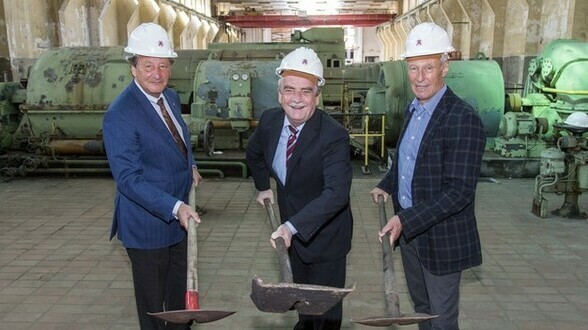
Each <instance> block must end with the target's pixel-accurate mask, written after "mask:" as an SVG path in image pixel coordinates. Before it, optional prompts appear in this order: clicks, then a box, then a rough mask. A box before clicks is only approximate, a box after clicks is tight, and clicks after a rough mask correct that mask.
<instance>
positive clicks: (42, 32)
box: [4, 0, 60, 80]
mask: <svg viewBox="0 0 588 330" xmlns="http://www.w3.org/2000/svg"><path fill="white" fill-rule="evenodd" d="M51 5H52V3H48V2H46V1H36V0H20V1H4V14H5V20H6V21H5V26H6V44H7V45H8V47H7V48H8V49H9V52H10V67H11V71H12V77H13V79H14V80H19V79H20V78H25V77H26V76H27V71H28V67H30V66H31V65H33V64H34V63H35V61H36V59H37V58H39V57H40V56H41V54H42V53H43V52H45V51H46V50H48V49H51V48H53V47H58V46H59V44H60V43H59V33H58V21H59V19H58V8H56V7H54V6H51Z"/></svg>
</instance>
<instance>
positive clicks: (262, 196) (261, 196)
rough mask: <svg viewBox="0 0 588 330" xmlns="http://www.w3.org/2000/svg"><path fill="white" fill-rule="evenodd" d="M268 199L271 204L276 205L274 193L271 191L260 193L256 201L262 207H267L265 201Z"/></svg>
mask: <svg viewBox="0 0 588 330" xmlns="http://www.w3.org/2000/svg"><path fill="white" fill-rule="evenodd" d="M266 198H269V200H270V204H273V203H274V192H273V191H272V190H271V189H268V190H264V191H260V192H259V194H258V195H257V199H256V200H257V202H258V203H259V204H261V206H263V207H265V204H264V203H263V200H264V199H266Z"/></svg>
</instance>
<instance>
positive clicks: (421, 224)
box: [371, 23, 486, 330]
mask: <svg viewBox="0 0 588 330" xmlns="http://www.w3.org/2000/svg"><path fill="white" fill-rule="evenodd" d="M453 50H454V49H453V47H452V46H451V42H450V40H449V36H448V35H447V33H446V32H445V30H443V29H442V28H441V27H439V26H437V25H435V24H433V23H422V24H420V25H417V26H415V27H414V28H413V30H411V32H410V34H409V36H408V38H407V40H406V47H405V55H404V57H405V58H406V61H407V69H408V78H409V80H410V84H411V87H412V90H413V92H414V94H415V96H416V98H415V99H414V101H413V102H412V103H411V104H410V105H409V107H408V109H407V111H406V113H405V116H404V117H405V121H404V125H403V129H402V131H401V133H400V138H399V142H398V143H399V144H398V148H397V151H396V154H395V155H394V161H393V164H392V167H391V168H390V171H389V172H388V173H387V174H386V176H385V177H384V178H383V179H382V180H381V181H380V183H379V184H378V186H377V187H376V188H375V189H374V190H372V192H371V194H372V197H373V199H374V202H376V201H377V199H378V197H379V196H380V195H383V196H384V198H386V197H387V196H388V195H390V196H391V198H392V201H393V204H394V210H395V212H396V215H394V216H393V217H392V218H390V219H389V220H388V223H387V224H386V225H385V226H384V227H383V228H381V230H380V232H379V236H380V239H382V238H383V237H384V236H385V235H387V234H390V241H391V243H394V242H395V241H396V240H397V239H398V240H399V244H400V251H401V254H402V261H403V266H404V272H405V275H406V281H407V285H408V289H409V293H410V296H411V299H412V301H413V303H414V308H415V311H416V312H420V313H427V314H431V315H439V316H438V317H437V318H434V319H432V320H430V321H427V322H422V323H420V324H419V329H443V330H451V329H458V328H459V327H458V306H459V284H460V279H461V273H462V271H463V270H464V269H467V268H470V267H474V266H478V265H480V264H481V263H482V252H481V246H480V238H479V235H478V229H477V225H476V216H475V213H474V211H475V205H474V202H475V192H476V185H477V182H478V177H479V175H480V166H481V162H482V154H483V152H484V146H485V140H486V139H485V133H484V127H483V125H482V121H481V119H480V117H479V116H478V114H477V113H476V111H475V110H474V109H473V108H472V107H471V106H470V105H469V104H467V103H466V102H464V101H463V100H461V99H460V98H459V97H457V96H456V95H455V94H454V93H453V92H452V91H451V89H449V88H448V87H447V86H446V85H445V83H444V77H445V75H447V73H448V71H449V64H448V62H447V61H448V52H451V51H453Z"/></svg>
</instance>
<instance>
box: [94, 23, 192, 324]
mask: <svg viewBox="0 0 588 330" xmlns="http://www.w3.org/2000/svg"><path fill="white" fill-rule="evenodd" d="M125 52H126V53H127V54H128V56H127V60H128V61H129V63H130V67H131V74H132V75H133V78H134V79H133V81H132V82H131V83H130V84H129V86H128V87H127V88H126V89H125V90H124V91H123V92H122V93H121V94H120V95H119V96H118V97H117V98H116V99H115V100H114V102H113V103H112V104H111V105H110V107H109V108H108V111H107V112H106V115H105V117H104V125H103V126H104V128H103V131H104V145H105V147H106V154H107V156H108V162H109V164H110V169H111V171H112V175H113V177H114V180H115V181H116V196H115V199H114V204H115V205H114V218H113V222H112V231H111V236H110V238H111V239H112V237H114V235H115V234H118V238H119V239H120V240H121V241H122V244H123V246H124V247H125V248H126V249H127V253H128V255H129V259H130V261H131V265H132V271H133V283H134V287H135V300H136V304H137V312H138V315H139V323H140V325H141V329H143V330H146V329H189V328H190V327H189V325H188V324H181V325H180V324H171V323H169V324H167V325H166V324H165V323H164V322H163V321H160V320H158V319H156V318H153V317H151V316H149V315H148V314H147V312H161V311H163V310H165V311H171V310H183V309H185V303H184V297H185V292H186V271H187V246H186V241H187V240H186V230H185V229H186V228H187V227H188V221H189V219H190V218H193V219H195V220H196V221H197V222H200V218H199V216H198V213H196V211H195V210H193V209H192V208H191V207H190V206H189V205H188V194H189V191H190V188H191V185H192V184H194V185H196V186H197V185H198V183H199V182H200V180H201V179H202V178H201V176H200V174H199V173H198V171H197V170H196V167H195V164H194V159H193V156H192V150H191V148H190V134H189V131H188V127H187V126H186V124H185V122H184V121H183V119H182V117H181V112H180V99H179V97H178V95H177V93H175V92H174V91H172V90H171V89H169V88H167V83H168V81H169V78H170V74H171V66H172V63H173V60H172V58H174V57H177V54H176V53H175V52H174V51H173V49H172V47H171V43H170V40H169V38H168V36H167V33H166V32H165V30H164V29H163V28H162V27H161V26H159V25H157V24H154V23H145V24H141V25H139V26H138V27H137V28H136V29H135V30H134V31H133V32H132V33H131V35H130V37H129V43H128V45H127V47H126V48H125Z"/></svg>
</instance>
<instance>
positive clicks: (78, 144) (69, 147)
mask: <svg viewBox="0 0 588 330" xmlns="http://www.w3.org/2000/svg"><path fill="white" fill-rule="evenodd" d="M46 153H47V154H48V155H105V154H106V152H105V151H104V143H103V142H102V140H73V139H68V140H52V141H49V143H48V144H47V148H46Z"/></svg>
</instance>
